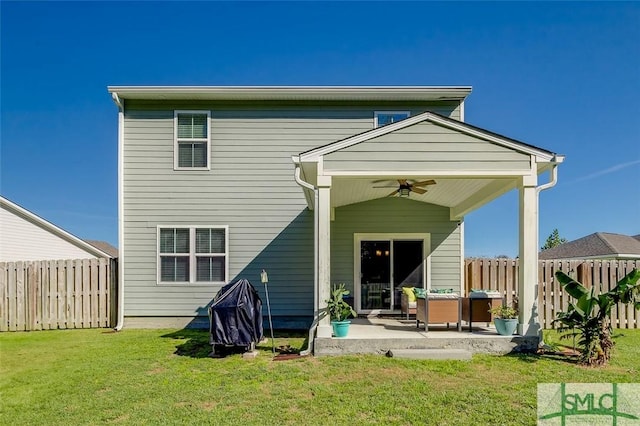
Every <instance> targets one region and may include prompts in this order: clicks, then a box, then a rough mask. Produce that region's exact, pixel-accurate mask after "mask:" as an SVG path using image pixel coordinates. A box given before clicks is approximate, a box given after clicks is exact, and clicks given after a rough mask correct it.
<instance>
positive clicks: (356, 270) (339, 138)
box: [109, 86, 563, 336]
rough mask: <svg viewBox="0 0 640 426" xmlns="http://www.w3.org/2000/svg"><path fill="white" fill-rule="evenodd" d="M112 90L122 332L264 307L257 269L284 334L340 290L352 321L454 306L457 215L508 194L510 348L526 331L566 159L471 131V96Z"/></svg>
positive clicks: (322, 326)
mask: <svg viewBox="0 0 640 426" xmlns="http://www.w3.org/2000/svg"><path fill="white" fill-rule="evenodd" d="M109 92H110V93H111V94H112V96H113V99H114V101H115V103H116V104H117V106H118V109H119V130H118V138H119V200H120V201H119V215H120V235H119V244H120V290H121V291H120V322H119V327H121V326H122V325H123V324H126V325H132V326H149V325H158V326H184V325H186V324H188V323H194V322H197V321H198V320H199V319H200V320H202V321H206V316H205V315H206V307H207V305H208V304H209V303H210V301H211V300H212V298H213V297H214V295H215V294H216V292H217V291H218V290H219V289H220V287H221V286H222V285H224V284H225V283H228V282H230V281H232V280H235V279H236V278H247V279H249V280H250V281H252V282H253V283H254V286H255V287H256V288H257V289H258V290H259V291H261V292H263V291H264V289H263V288H262V287H261V284H260V279H259V277H260V271H261V270H262V269H265V270H267V271H268V274H269V294H270V300H271V309H272V313H273V315H274V322H275V323H276V325H277V326H280V327H299V326H308V325H309V324H311V323H312V321H313V320H314V319H318V318H317V317H318V315H317V314H318V312H319V311H320V310H321V309H322V308H323V307H324V306H325V304H324V301H325V300H326V299H327V298H328V295H329V290H330V287H331V285H332V284H335V283H342V282H343V283H346V285H347V287H348V288H349V289H350V290H352V294H353V303H354V306H355V309H356V310H357V311H358V313H360V314H367V313H393V312H397V311H398V309H399V305H400V292H401V287H402V286H404V285H407V284H411V285H413V286H421V287H424V288H427V289H437V288H441V289H449V288H451V289H454V291H457V292H461V291H462V289H463V288H464V287H463V285H462V280H463V264H464V217H465V215H466V214H468V213H469V212H471V211H473V210H474V209H477V208H479V207H481V206H482V205H484V204H486V203H488V202H489V201H491V200H493V199H495V198H496V197H498V196H500V195H502V194H504V193H506V192H507V191H510V190H511V189H514V188H516V189H518V190H519V194H520V196H519V200H520V208H519V221H520V231H519V238H520V252H519V256H520V261H521V265H522V267H521V268H520V281H519V282H520V288H519V307H520V328H519V333H520V334H524V335H535V334H536V333H537V332H538V328H537V322H536V318H535V309H534V305H535V299H536V296H535V292H534V291H535V285H536V283H537V254H538V194H539V192H540V191H541V190H542V189H545V188H547V187H550V186H553V184H554V183H555V178H556V173H555V171H556V167H557V165H558V164H559V163H561V162H562V161H563V157H562V156H559V155H556V154H555V153H553V152H551V151H548V150H546V149H542V148H538V147H535V146H532V145H528V144H525V143H523V142H520V141H516V140H513V139H511V138H508V137H505V136H501V135H498V134H495V133H493V132H490V131H487V130H484V129H482V128H479V127H476V126H472V125H469V124H467V123H465V117H464V107H465V99H466V97H467V95H469V93H470V92H471V88H470V87H128V86H127V87H125V86H122V87H120V86H118V87H109ZM549 170H551V171H552V173H551V176H552V179H551V182H549V183H547V184H544V185H540V184H539V180H538V176H539V175H540V174H541V173H543V172H545V171H549ZM314 326H315V324H314ZM317 330H318V335H319V336H327V333H329V335H330V331H329V326H328V320H327V319H323V320H320V321H319V323H318V329H317Z"/></svg>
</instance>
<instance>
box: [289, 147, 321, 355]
mask: <svg viewBox="0 0 640 426" xmlns="http://www.w3.org/2000/svg"><path fill="white" fill-rule="evenodd" d="M293 161H294V163H295V165H296V170H295V173H294V178H295V180H296V183H297V184H298V185H300V186H301V187H303V188H307V189H309V190H311V191H313V194H314V200H313V205H314V206H317V205H318V191H316V188H315V187H314V186H313V185H311V184H310V183H309V182H306V181H304V180H302V178H301V177H300V162H299V160H298V158H296V157H294V158H293ZM317 241H318V209H317V208H315V207H314V209H313V322H312V323H311V328H309V338H308V339H309V340H308V342H309V343H308V345H307V349H305V350H304V351H300V355H301V356H307V355H310V354H311V353H313V340H314V337H315V332H316V327H317V326H318V312H317V306H318V274H317V271H318V244H317Z"/></svg>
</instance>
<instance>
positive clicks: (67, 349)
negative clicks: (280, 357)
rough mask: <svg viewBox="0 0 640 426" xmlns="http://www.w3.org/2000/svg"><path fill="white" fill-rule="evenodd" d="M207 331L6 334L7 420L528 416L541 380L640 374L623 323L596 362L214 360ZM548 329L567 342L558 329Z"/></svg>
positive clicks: (2, 415) (2, 382) (292, 341)
mask: <svg viewBox="0 0 640 426" xmlns="http://www.w3.org/2000/svg"><path fill="white" fill-rule="evenodd" d="M207 339H208V335H207V333H206V332H204V331H188V330H181V331H175V330H124V331H121V332H119V333H112V332H109V331H108V330H58V331H41V332H30V333H2V334H0V351H1V352H0V354H1V359H0V392H1V401H2V403H1V404H2V405H1V410H0V424H12V425H16V424H30V425H31V424H48V425H49V424H52V425H55V424H64V425H69V424H74V425H76V424H77V425H80V424H103V423H105V424H136V425H138V424H142V425H144V424H238V423H244V424H285V425H287V424H304V425H307V424H327V423H331V424H350V425H353V424H378V423H385V424H399V425H402V424H433V425H465V424H470V425H471V424H474V425H477V424H493V425H499V424H504V425H519V424H522V425H530V424H534V423H535V416H536V392H537V389H536V385H537V383H558V382H618V383H620V382H640V371H639V369H640V363H639V362H638V359H637V348H638V347H640V330H620V331H618V332H617V335H616V338H615V340H616V347H615V348H614V353H613V359H612V361H611V364H610V365H609V366H607V367H604V368H598V369H592V368H585V367H580V366H577V365H575V364H574V363H573V362H571V361H570V360H567V359H565V358H562V357H554V356H535V355H508V356H490V355H476V356H474V357H473V360H472V361H471V362H463V361H417V360H400V359H394V358H386V357H382V356H375V355H371V356H342V357H327V358H314V357H309V358H301V359H294V360H289V361H280V362H274V361H272V360H271V344H270V342H269V343H267V344H264V345H262V346H260V347H259V350H260V355H259V356H258V357H257V358H255V359H252V360H245V359H242V358H241V356H240V355H230V356H228V357H226V358H223V359H212V358H209V357H207V354H208V353H209V346H208V345H207ZM546 340H547V341H552V342H556V343H558V338H557V335H556V334H555V333H554V332H548V333H547V336H546ZM303 342H304V338H303V337H296V336H295V335H281V336H280V337H278V338H276V345H277V346H280V345H291V347H293V348H300V347H301V346H302V345H303ZM560 343H562V344H564V343H567V341H562V342H560Z"/></svg>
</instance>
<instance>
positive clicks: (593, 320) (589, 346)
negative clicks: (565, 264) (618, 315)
mask: <svg viewBox="0 0 640 426" xmlns="http://www.w3.org/2000/svg"><path fill="white" fill-rule="evenodd" d="M555 276H556V279H557V280H558V282H559V283H560V285H561V286H562V287H563V289H564V290H565V291H566V292H567V294H568V295H569V296H571V297H573V298H574V299H575V302H573V303H572V302H570V303H569V306H568V308H567V311H566V312H558V314H557V316H556V319H555V320H554V323H559V324H560V326H559V327H558V331H560V332H566V333H567V334H564V335H563V336H562V338H570V337H573V338H574V339H575V338H576V337H577V338H578V346H579V348H580V363H582V364H586V365H602V364H606V363H607V362H608V361H609V359H610V358H611V349H612V348H613V341H612V340H611V333H612V331H613V330H612V328H611V309H612V308H613V306H615V305H616V304H618V303H620V304H623V305H624V304H632V305H633V306H634V308H635V309H640V284H638V280H640V271H638V270H637V269H634V270H633V271H631V272H630V273H629V274H627V275H626V276H625V277H624V278H622V279H621V280H620V281H618V283H617V284H616V286H615V287H614V288H612V289H611V290H609V291H607V292H605V293H601V294H599V295H597V296H596V295H595V292H594V291H595V287H592V288H591V289H590V290H589V289H587V288H586V287H585V286H584V285H582V284H581V283H580V282H578V281H577V280H574V279H573V278H571V277H570V276H569V275H567V274H565V273H564V272H562V271H557V272H556V274H555Z"/></svg>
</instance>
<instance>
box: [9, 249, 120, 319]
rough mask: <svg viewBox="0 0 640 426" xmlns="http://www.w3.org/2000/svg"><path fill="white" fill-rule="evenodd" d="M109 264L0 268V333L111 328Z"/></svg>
mask: <svg viewBox="0 0 640 426" xmlns="http://www.w3.org/2000/svg"><path fill="white" fill-rule="evenodd" d="M116 277H117V263H116V261H115V260H112V259H73V260H43V261H25V262H0V331H25V330H49V329H65V328H99V327H111V326H113V324H114V322H115V316H116V300H117V298H116V282H117V281H116V280H117V278H116Z"/></svg>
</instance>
